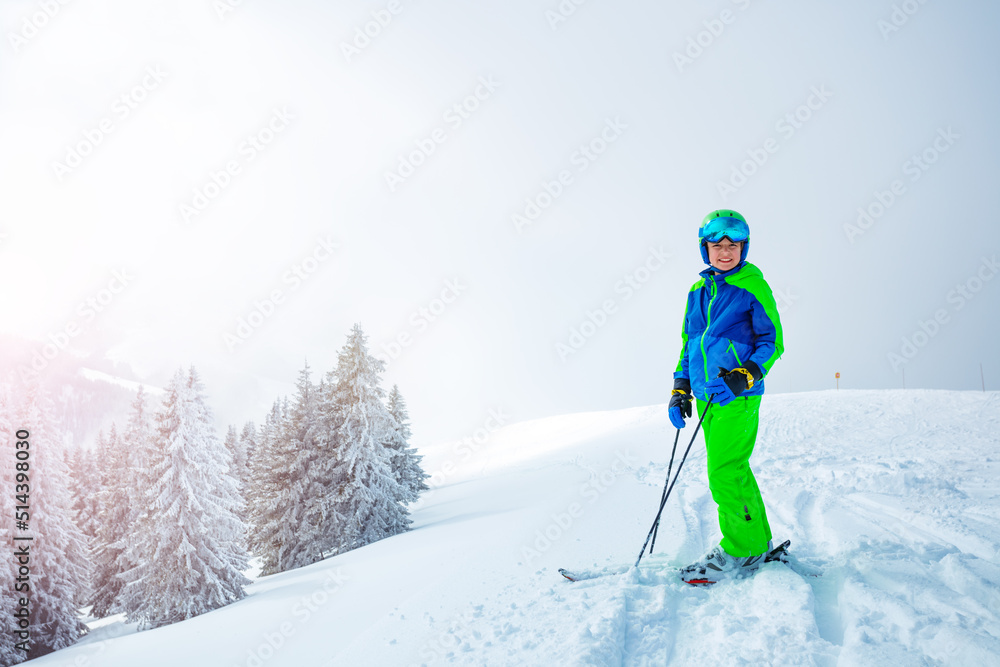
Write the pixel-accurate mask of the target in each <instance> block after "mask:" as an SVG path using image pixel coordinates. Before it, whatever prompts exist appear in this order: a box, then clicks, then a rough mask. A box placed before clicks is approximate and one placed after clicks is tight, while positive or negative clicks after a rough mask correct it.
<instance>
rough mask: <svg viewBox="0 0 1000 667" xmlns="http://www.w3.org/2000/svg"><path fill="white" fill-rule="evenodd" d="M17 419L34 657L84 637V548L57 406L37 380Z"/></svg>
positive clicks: (31, 387)
mask: <svg viewBox="0 0 1000 667" xmlns="http://www.w3.org/2000/svg"><path fill="white" fill-rule="evenodd" d="M24 394H25V397H24V400H23V402H22V404H21V405H20V407H19V409H18V411H17V417H16V418H15V420H14V422H15V423H14V425H13V427H14V428H15V429H24V430H26V431H28V433H29V437H28V441H29V443H30V445H29V449H28V451H29V452H30V458H29V461H30V464H29V465H30V471H29V474H30V479H31V481H30V487H31V488H30V501H31V502H30V505H31V512H30V521H29V525H30V528H29V531H28V533H29V534H30V535H31V536H33V537H34V539H33V540H32V541H31V546H30V549H31V568H32V578H31V592H30V599H31V631H32V632H31V646H30V650H29V652H28V657H29V658H36V657H38V656H41V655H45V654H47V653H51V652H52V651H57V650H59V649H61V648H66V647H67V646H70V645H71V644H73V643H75V642H76V641H77V639H79V638H80V636H81V635H83V634H84V633H86V630H87V628H86V626H85V625H84V624H83V623H81V622H80V619H79V617H78V615H77V607H76V601H77V598H78V596H79V592H80V590H81V586H82V584H83V583H84V580H85V578H86V576H87V570H86V567H85V563H86V545H85V542H84V537H83V533H81V532H80V529H79V528H78V527H77V525H76V521H75V520H76V517H75V516H74V512H73V500H72V498H70V495H69V471H68V470H67V469H66V464H65V462H64V458H63V452H62V450H63V447H64V443H63V437H62V434H61V433H60V432H59V430H58V429H57V428H56V427H55V426H54V425H53V424H54V421H55V419H54V416H53V404H52V401H51V399H50V398H49V396H48V394H47V392H46V391H45V390H44V389H43V388H42V387H40V386H39V385H38V384H37V383H36V382H30V383H28V386H27V387H26V388H25V389H24Z"/></svg>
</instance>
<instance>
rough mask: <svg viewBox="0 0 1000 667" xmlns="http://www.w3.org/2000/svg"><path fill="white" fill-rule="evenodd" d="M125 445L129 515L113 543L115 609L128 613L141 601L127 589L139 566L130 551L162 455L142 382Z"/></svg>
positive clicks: (134, 544) (126, 491)
mask: <svg viewBox="0 0 1000 667" xmlns="http://www.w3.org/2000/svg"><path fill="white" fill-rule="evenodd" d="M122 446H123V448H124V451H123V454H122V459H123V461H124V463H125V465H124V470H123V472H122V478H123V484H122V495H123V497H124V498H125V499H126V500H125V502H126V506H127V512H126V515H127V516H126V518H125V526H126V527H125V528H124V529H122V530H121V531H120V532H119V537H118V540H116V541H115V543H114V544H113V549H114V550H115V551H116V552H117V554H118V555H117V558H116V561H115V567H114V571H115V573H116V574H115V579H116V582H117V588H118V594H117V596H116V599H115V604H114V609H115V610H116V611H124V612H126V614H127V613H129V612H131V611H132V610H134V609H135V608H136V607H137V606H138V604H139V603H138V601H137V600H136V599H135V592H136V588H135V587H133V588H132V589H131V590H130V591H128V592H126V591H125V590H124V584H125V573H126V572H128V571H130V570H131V569H132V568H134V567H135V565H136V562H135V561H134V560H133V558H134V556H133V555H130V554H131V550H132V549H133V548H135V546H136V545H137V543H138V540H139V534H138V529H137V527H138V526H141V525H143V521H144V517H145V515H146V514H147V513H148V512H149V495H150V489H151V488H152V486H153V482H154V480H153V477H152V470H153V467H154V466H155V465H156V464H157V463H158V462H159V460H160V458H161V456H162V453H161V452H160V451H159V450H158V449H157V447H156V443H155V442H154V438H153V420H152V414H151V412H150V410H149V407H148V406H147V405H146V391H145V389H144V388H143V386H142V385H140V386H139V389H138V391H137V392H136V395H135V399H134V400H133V401H132V410H131V412H130V413H129V419H128V424H127V425H126V427H125V435H124V436H123V437H122Z"/></svg>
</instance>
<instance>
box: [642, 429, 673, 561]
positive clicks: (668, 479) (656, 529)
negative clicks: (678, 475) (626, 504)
mask: <svg viewBox="0 0 1000 667" xmlns="http://www.w3.org/2000/svg"><path fill="white" fill-rule="evenodd" d="M680 437H681V430H680V429H677V435H675V436H674V448H673V449H671V450H670V463H669V464H668V465H667V481H666V482H664V483H663V493H661V494H660V502H661V503H662V502H663V499H664V498H666V497H667V486H669V485H670V470H671V469H672V468H673V467H674V455H675V454H676V453H677V440H678V439H680ZM659 530H660V520H659V518H657V520H656V526H655V528H653V541H652V542H650V543H649V553H653V547H655V546H656V533H657V532H659Z"/></svg>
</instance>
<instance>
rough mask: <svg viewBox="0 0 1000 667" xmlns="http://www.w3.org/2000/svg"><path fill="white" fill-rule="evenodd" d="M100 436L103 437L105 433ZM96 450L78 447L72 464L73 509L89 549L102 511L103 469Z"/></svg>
mask: <svg viewBox="0 0 1000 667" xmlns="http://www.w3.org/2000/svg"><path fill="white" fill-rule="evenodd" d="M100 437H101V438H102V439H103V437H104V436H103V434H100ZM95 451H96V450H95V449H94V448H90V449H88V448H86V447H77V448H76V451H75V452H74V453H73V464H72V465H71V466H70V476H71V478H72V479H71V482H70V489H71V491H72V496H73V509H74V510H76V518H77V524H78V525H79V527H80V531H81V532H83V534H84V536H85V537H86V538H87V544H88V550H89V549H92V548H93V540H94V538H95V537H96V536H97V527H98V514H99V513H100V505H99V504H98V493H99V492H100V490H101V470H100V468H98V467H97V465H96V463H95V461H96V458H97V457H96V455H95Z"/></svg>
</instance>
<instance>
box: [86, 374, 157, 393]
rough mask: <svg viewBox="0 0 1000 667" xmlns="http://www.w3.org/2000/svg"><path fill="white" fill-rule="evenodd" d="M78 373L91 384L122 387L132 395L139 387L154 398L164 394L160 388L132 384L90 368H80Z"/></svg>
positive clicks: (129, 381)
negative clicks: (97, 383)
mask: <svg viewBox="0 0 1000 667" xmlns="http://www.w3.org/2000/svg"><path fill="white" fill-rule="evenodd" d="M79 372H80V376H81V377H84V378H86V379H88V380H90V381H91V382H107V383H108V384H113V385H117V386H119V387H124V388H125V389H128V390H129V391H131V392H132V393H135V392H136V391H138V390H139V387H140V386H141V387H143V389H144V391H146V392H147V393H150V394H152V395H154V396H161V395H163V393H164V390H163V388H162V387H152V386H150V385H144V384H143V383H141V382H133V381H132V380H126V379H124V378H120V377H118V376H116V375H110V374H108V373H105V372H103V371H95V370H94V369H92V368H81V369H80V371H79Z"/></svg>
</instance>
